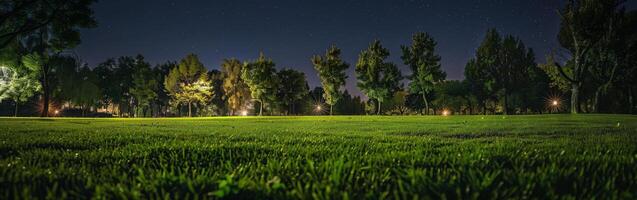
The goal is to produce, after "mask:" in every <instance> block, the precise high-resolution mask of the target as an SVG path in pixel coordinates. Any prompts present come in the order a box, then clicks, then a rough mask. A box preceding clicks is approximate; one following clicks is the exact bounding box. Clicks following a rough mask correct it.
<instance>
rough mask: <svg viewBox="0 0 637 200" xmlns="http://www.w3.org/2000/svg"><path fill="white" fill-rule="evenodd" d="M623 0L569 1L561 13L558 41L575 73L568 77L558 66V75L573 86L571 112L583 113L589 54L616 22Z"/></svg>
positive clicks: (560, 66) (588, 74) (588, 73)
mask: <svg viewBox="0 0 637 200" xmlns="http://www.w3.org/2000/svg"><path fill="white" fill-rule="evenodd" d="M622 3H623V1H622V0H569V1H568V2H567V4H566V6H565V7H564V8H563V9H561V10H560V11H559V14H560V18H561V20H562V21H561V23H560V31H559V34H558V40H559V42H560V45H561V46H562V47H563V48H564V49H566V50H567V51H568V52H569V53H570V56H571V59H572V60H573V64H572V67H573V68H572V69H571V71H572V74H570V75H568V74H566V72H565V70H564V69H563V67H562V65H560V64H558V63H555V66H557V69H558V72H560V74H561V75H562V77H563V78H564V79H566V80H567V81H568V82H569V83H570V85H571V105H570V108H571V113H573V114H577V113H579V110H580V103H579V100H580V88H581V87H582V84H584V81H585V80H586V79H587V78H588V76H590V72H589V67H590V62H591V61H590V60H589V57H588V56H587V54H589V53H590V51H591V50H593V49H595V48H596V45H598V42H599V41H600V40H601V39H602V38H603V37H604V34H605V32H606V31H605V30H607V27H608V24H609V20H611V19H613V18H614V17H613V15H615V14H616V12H617V10H618V8H619V6H620V5H621V4H622Z"/></svg>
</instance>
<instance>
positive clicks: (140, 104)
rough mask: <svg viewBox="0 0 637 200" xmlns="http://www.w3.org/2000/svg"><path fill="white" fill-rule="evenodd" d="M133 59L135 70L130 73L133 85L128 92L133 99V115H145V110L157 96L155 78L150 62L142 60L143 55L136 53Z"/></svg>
mask: <svg viewBox="0 0 637 200" xmlns="http://www.w3.org/2000/svg"><path fill="white" fill-rule="evenodd" d="M135 61H136V62H135V69H134V71H135V72H134V73H133V75H132V77H133V87H132V88H131V89H130V94H131V96H132V97H133V98H134V99H135V104H136V106H135V115H136V116H139V115H142V116H146V111H147V110H148V109H149V108H151V103H152V102H153V101H154V100H155V99H156V98H157V93H155V88H156V87H157V80H155V79H154V76H153V72H152V71H151V68H150V64H149V63H147V62H145V61H144V57H143V56H141V55H138V56H137V57H136V59H135ZM151 113H152V112H151Z"/></svg>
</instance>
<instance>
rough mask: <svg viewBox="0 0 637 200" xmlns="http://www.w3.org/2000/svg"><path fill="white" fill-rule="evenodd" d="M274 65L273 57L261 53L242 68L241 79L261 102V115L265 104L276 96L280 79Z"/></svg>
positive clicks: (254, 97)
mask: <svg viewBox="0 0 637 200" xmlns="http://www.w3.org/2000/svg"><path fill="white" fill-rule="evenodd" d="M274 66H275V65H274V62H272V60H271V59H269V58H266V57H265V56H264V55H263V53H260V54H259V58H258V59H257V60H255V61H253V62H248V63H246V64H244V66H243V69H241V79H243V81H244V82H245V83H246V85H248V88H250V94H251V96H252V98H253V99H254V100H257V101H258V102H259V105H260V108H259V115H262V114H263V107H264V106H263V105H264V104H265V103H272V102H273V101H274V100H275V98H276V91H277V88H278V84H279V80H278V79H277V76H276V69H275V68H274Z"/></svg>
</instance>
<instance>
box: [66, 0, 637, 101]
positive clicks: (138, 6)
mask: <svg viewBox="0 0 637 200" xmlns="http://www.w3.org/2000/svg"><path fill="white" fill-rule="evenodd" d="M634 3H635V2H631V4H634ZM561 5H563V3H562V1H558V0H526V1H523V0H519V1H518V0H515V1H512V0H466V1H443V0H437V1H424V0H409V1H408V0H405V1H400V0H383V1H370V0H367V1H365V0H358V1H354V0H334V1H310V0H285V1H278V0H269V1H266V0H250V1H242V0H235V1H232V0H227V1H213V0H199V1H195V0H182V1H178V0H153V1H150V0H147V1H142V0H134V1H130V0H101V1H99V2H98V3H97V4H96V5H95V6H94V10H95V16H96V18H97V21H98V23H99V26H98V27H97V28H95V29H89V30H83V31H82V44H81V45H80V46H79V47H78V48H77V49H76V51H77V53H78V54H79V56H80V57H81V58H82V60H83V61H85V62H88V63H89V65H91V66H96V65H97V64H98V63H100V62H103V61H104V60H106V59H107V58H113V57H119V56H126V55H128V56H132V55H136V54H142V55H144V56H145V57H146V59H147V60H148V61H150V62H151V63H152V64H157V63H160V62H164V61H168V60H174V61H178V60H179V59H181V58H182V57H184V56H185V55H186V54H188V53H191V52H192V53H195V54H197V55H199V58H200V59H201V60H202V62H203V63H204V64H205V65H206V67H208V69H219V65H220V63H221V60H222V59H223V58H230V57H234V58H238V59H241V60H252V59H255V58H256V57H257V56H258V53H259V51H263V52H264V53H265V55H266V56H268V57H271V58H272V59H273V60H274V61H275V63H276V64H277V67H278V68H283V67H288V68H294V69H298V70H301V71H303V72H305V73H306V75H307V77H308V82H309V83H310V85H311V86H317V85H319V82H318V78H317V76H316V73H315V72H314V70H313V68H312V65H311V63H310V57H311V56H312V55H315V54H324V52H325V49H326V48H328V47H329V46H330V45H331V44H335V45H337V46H338V47H339V48H341V49H342V52H343V57H344V59H345V60H346V61H347V62H348V63H350V70H349V72H348V73H349V79H348V81H347V87H346V89H348V90H350V91H351V92H352V93H354V94H360V93H359V92H358V90H357V89H356V83H355V78H354V77H355V75H354V65H355V63H356V59H357V56H358V53H359V52H360V51H361V50H363V49H365V48H367V46H368V45H369V43H370V42H371V41H372V40H374V39H380V40H381V42H382V44H383V45H384V46H385V47H387V48H389V50H390V51H391V56H390V60H391V61H393V62H395V63H396V64H398V65H399V66H400V68H401V70H402V71H403V74H408V73H409V70H408V69H407V68H406V66H404V65H403V63H402V62H401V61H400V54H401V52H400V45H409V43H410V39H411V35H412V34H413V33H415V32H419V31H423V32H428V33H430V34H431V35H432V36H433V37H434V38H435V39H436V41H437V42H438V47H437V51H438V53H439V54H440V56H441V57H442V67H443V69H444V70H445V71H446V72H447V74H448V79H463V70H464V66H465V63H466V62H467V60H469V59H470V58H471V57H472V56H473V55H474V52H475V49H476V48H477V46H478V45H479V44H480V42H481V40H482V39H483V37H484V33H485V32H486V30H487V29H488V28H496V29H497V30H498V31H499V32H500V33H502V34H513V35H515V36H518V37H519V38H521V39H522V40H523V41H524V43H525V44H526V45H527V46H529V47H531V48H533V49H534V50H535V52H536V57H537V60H538V61H543V60H544V57H545V55H546V54H547V53H548V52H550V51H551V50H552V49H555V48H557V47H558V44H557V41H556V35H557V30H558V25H559V18H558V16H557V13H556V9H558V8H560V7H561ZM631 7H634V6H632V5H631Z"/></svg>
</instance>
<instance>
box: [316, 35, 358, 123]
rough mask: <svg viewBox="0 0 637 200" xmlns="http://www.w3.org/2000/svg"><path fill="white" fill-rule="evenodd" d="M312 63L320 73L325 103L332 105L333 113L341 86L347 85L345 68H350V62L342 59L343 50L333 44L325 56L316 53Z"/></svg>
mask: <svg viewBox="0 0 637 200" xmlns="http://www.w3.org/2000/svg"><path fill="white" fill-rule="evenodd" d="M312 64H313V65H314V69H315V70H316V72H317V73H318V76H319V79H320V80H321V85H322V86H323V90H324V91H325V93H323V95H324V98H325V103H327V104H328V105H330V115H332V107H333V106H334V105H335V104H336V102H338V100H339V99H340V97H341V96H340V94H341V91H340V89H341V87H343V86H344V85H345V79H347V75H346V74H345V70H347V68H349V64H347V63H346V62H345V61H343V60H342V59H341V50H340V49H339V48H337V47H336V46H331V47H330V48H329V49H327V51H326V52H325V56H319V55H315V56H314V57H312Z"/></svg>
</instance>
